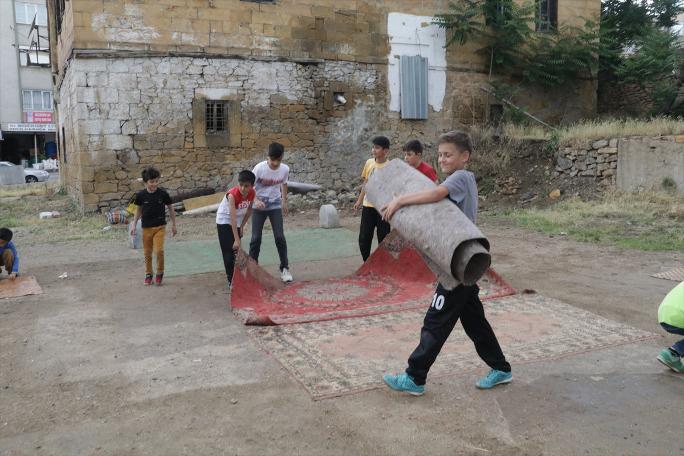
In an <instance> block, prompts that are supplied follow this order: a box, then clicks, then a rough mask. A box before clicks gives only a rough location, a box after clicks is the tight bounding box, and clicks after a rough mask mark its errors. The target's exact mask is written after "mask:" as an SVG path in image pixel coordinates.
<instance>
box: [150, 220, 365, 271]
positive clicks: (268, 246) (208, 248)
mask: <svg viewBox="0 0 684 456" xmlns="http://www.w3.org/2000/svg"><path fill="white" fill-rule="evenodd" d="M285 238H286V239H287V253H288V257H289V260H290V263H293V264H294V263H302V262H306V261H316V260H329V259H333V258H347V257H353V256H356V255H360V253H359V244H358V233H357V232H356V231H351V230H348V229H346V228H336V229H324V228H306V229H296V230H286V231H285ZM249 240H250V233H245V235H244V237H243V238H242V249H243V250H244V251H246V252H247V251H249ZM374 247H375V241H374ZM140 256H142V250H140ZM279 262H280V261H279V259H278V251H277V250H276V247H275V242H274V240H273V232H272V231H271V230H266V229H264V233H263V237H262V240H261V253H260V254H259V264H261V265H262V266H272V265H274V264H275V265H277V264H279ZM164 263H165V265H164V266H165V271H164V275H165V276H166V277H174V276H179V275H188V274H201V273H205V272H217V271H223V270H224V269H223V258H222V257H221V248H220V247H219V243H218V238H215V239H210V240H198V241H182V240H173V239H169V238H168V237H167V242H166V246H165V249H164Z"/></svg>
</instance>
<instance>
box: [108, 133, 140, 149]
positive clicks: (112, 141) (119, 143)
mask: <svg viewBox="0 0 684 456" xmlns="http://www.w3.org/2000/svg"><path fill="white" fill-rule="evenodd" d="M104 139H105V141H104V145H105V148H107V149H111V150H121V149H130V148H132V147H133V138H132V137H130V136H128V135H105V137H104Z"/></svg>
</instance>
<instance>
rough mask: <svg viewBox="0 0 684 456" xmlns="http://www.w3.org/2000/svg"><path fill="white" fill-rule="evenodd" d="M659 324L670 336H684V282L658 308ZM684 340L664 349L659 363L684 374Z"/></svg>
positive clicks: (659, 355)
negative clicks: (683, 361)
mask: <svg viewBox="0 0 684 456" xmlns="http://www.w3.org/2000/svg"><path fill="white" fill-rule="evenodd" d="M658 323H660V326H662V327H663V329H664V330H665V331H667V332H669V333H670V334H677V335H679V336H684V282H682V283H680V284H679V285H677V286H676V287H674V288H673V289H672V290H670V292H669V293H668V294H667V295H666V296H665V299H663V302H662V303H660V307H658ZM682 357H684V339H682V340H680V341H679V342H675V343H674V344H672V346H671V347H670V348H663V349H662V350H661V351H660V353H659V354H658V357H657V359H658V361H660V362H661V363H663V364H664V365H666V366H667V367H669V368H670V369H672V370H673V371H675V372H678V373H680V374H681V373H684V363H682Z"/></svg>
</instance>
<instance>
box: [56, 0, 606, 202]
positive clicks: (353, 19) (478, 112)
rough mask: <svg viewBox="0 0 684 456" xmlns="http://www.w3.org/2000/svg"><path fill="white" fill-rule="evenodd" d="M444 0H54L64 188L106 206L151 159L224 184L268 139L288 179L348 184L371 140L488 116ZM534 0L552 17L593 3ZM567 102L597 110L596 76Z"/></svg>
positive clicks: (478, 74) (182, 174) (589, 11)
mask: <svg viewBox="0 0 684 456" xmlns="http://www.w3.org/2000/svg"><path fill="white" fill-rule="evenodd" d="M448 3H449V2H448V1H447V0H444V1H436V0H434V1H430V0H426V1H415V0H398V1H393V2H384V1H372V0H366V1H363V0H319V1H314V0H273V1H268V0H260V1H245V0H243V1H240V0H156V1H145V0H50V2H49V5H50V13H51V14H50V17H51V26H52V27H53V30H54V33H52V34H51V37H52V40H53V46H52V49H53V55H54V59H53V62H54V65H53V71H54V73H55V80H56V90H55V93H56V97H55V98H56V100H57V103H58V109H59V113H58V136H59V145H60V149H61V160H62V175H63V179H64V182H65V184H66V187H67V189H68V192H69V193H70V194H71V195H73V196H74V198H75V199H76V200H77V201H78V202H79V203H80V205H81V207H82V208H83V209H84V210H88V211H91V210H97V209H99V208H104V207H109V206H111V205H117V204H119V203H120V202H121V201H122V200H125V199H126V198H128V197H130V195H131V194H132V192H134V191H135V190H137V189H139V188H140V184H139V183H138V182H137V181H136V179H137V177H138V176H139V175H140V170H141V168H142V167H144V166H146V165H148V164H154V165H156V166H158V167H159V168H160V169H161V171H162V174H163V177H162V185H164V186H166V187H167V188H168V189H170V190H171V192H172V193H174V192H183V191H188V190H192V189H194V188H198V187H207V186H208V187H212V188H215V189H221V188H225V186H226V185H227V184H228V183H229V182H230V181H231V180H232V179H233V176H234V174H235V173H236V171H239V170H240V169H243V168H248V167H250V168H251V167H252V166H253V165H254V164H255V163H257V162H258V161H260V160H262V159H263V158H264V156H265V150H266V147H267V145H268V144H269V143H270V142H272V141H279V142H281V143H283V144H284V145H285V147H286V157H285V162H286V163H288V164H290V165H291V169H292V177H291V178H292V179H293V180H297V181H304V182H316V183H320V184H322V185H324V186H325V188H326V189H334V190H342V189H349V188H351V187H353V186H355V185H357V184H358V181H359V179H358V175H359V173H360V169H361V165H362V163H363V162H364V161H365V160H366V159H367V158H368V157H369V156H370V139H371V138H372V137H373V136H374V135H377V134H384V135H386V136H388V137H389V138H390V139H391V140H392V143H393V149H394V150H398V148H400V144H401V143H402V142H404V141H405V140H407V139H409V138H418V139H421V140H424V141H427V142H430V141H434V139H435V138H436V137H437V135H438V134H439V133H441V132H443V131H445V130H449V129H452V128H454V127H456V126H459V125H463V124H473V123H478V122H481V121H482V120H483V118H484V117H485V116H487V115H488V114H487V113H488V106H487V101H486V99H485V98H483V95H484V94H483V92H482V91H480V90H479V87H481V86H483V85H485V84H486V83H487V74H486V72H485V70H484V68H485V65H486V62H484V61H483V60H482V58H481V57H480V56H479V55H477V54H476V53H475V52H474V50H475V48H474V47H472V46H471V47H456V46H453V47H449V48H445V47H444V45H445V35H444V31H442V30H439V29H437V28H436V27H435V26H433V25H431V18H432V16H433V15H434V14H436V13H439V12H445V11H447V9H448ZM540 5H543V6H544V7H543V8H541V7H540V12H541V14H546V15H547V16H548V17H549V19H550V22H552V23H553V24H562V23H564V22H573V21H577V20H578V18H579V17H580V16H583V17H591V16H595V17H596V16H598V13H599V8H600V3H599V0H563V1H561V2H559V3H557V2H556V0H543V1H542V2H541V3H540ZM553 24H552V25H553ZM538 98H539V99H538V100H537V102H538V103H540V104H541V105H545V104H546V105H548V106H551V107H553V106H556V105H561V104H562V103H559V101H558V99H553V100H549V99H548V96H547V95H544V94H540V95H539V97H538ZM569 99H571V100H572V102H571V104H570V105H564V107H563V108H562V109H564V110H566V111H567V110H568V109H570V111H572V112H573V113H575V114H576V115H591V114H593V113H594V111H595V103H596V102H595V90H593V86H589V88H588V89H587V88H584V89H583V92H582V94H581V96H578V95H577V94H574V95H573V96H570V97H569ZM568 106H570V108H568Z"/></svg>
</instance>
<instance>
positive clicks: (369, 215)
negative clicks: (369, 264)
mask: <svg viewBox="0 0 684 456" xmlns="http://www.w3.org/2000/svg"><path fill="white" fill-rule="evenodd" d="M376 228H377V231H378V244H380V243H381V242H382V240H383V239H385V236H387V235H388V234H389V232H390V229H391V227H390V224H389V223H387V222H385V221H384V220H382V216H381V215H380V213H379V212H378V211H376V210H375V208H374V207H366V206H363V209H362V210H361V226H360V227H359V250H361V257H362V258H363V261H364V262H365V261H366V260H367V259H368V257H369V256H370V251H371V245H372V244H373V234H374V233H375V230H376Z"/></svg>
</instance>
